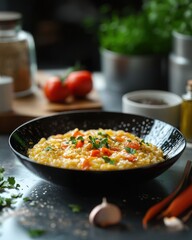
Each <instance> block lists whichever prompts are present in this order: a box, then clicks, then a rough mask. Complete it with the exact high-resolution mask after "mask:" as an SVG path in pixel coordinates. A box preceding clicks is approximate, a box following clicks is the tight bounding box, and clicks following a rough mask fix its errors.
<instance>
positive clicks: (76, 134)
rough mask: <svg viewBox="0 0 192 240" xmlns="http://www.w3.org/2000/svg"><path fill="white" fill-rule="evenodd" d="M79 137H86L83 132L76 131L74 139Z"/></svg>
mask: <svg viewBox="0 0 192 240" xmlns="http://www.w3.org/2000/svg"><path fill="white" fill-rule="evenodd" d="M78 136H84V134H83V133H82V132H81V131H75V132H74V133H73V137H78Z"/></svg>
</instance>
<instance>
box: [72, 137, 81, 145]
mask: <svg viewBox="0 0 192 240" xmlns="http://www.w3.org/2000/svg"><path fill="white" fill-rule="evenodd" d="M70 141H71V142H72V144H77V141H82V142H84V138H83V137H82V136H78V137H77V138H76V137H73V136H72V137H70Z"/></svg>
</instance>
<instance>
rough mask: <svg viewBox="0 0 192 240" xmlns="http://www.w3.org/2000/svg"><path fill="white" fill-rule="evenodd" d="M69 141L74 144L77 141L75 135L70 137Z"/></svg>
mask: <svg viewBox="0 0 192 240" xmlns="http://www.w3.org/2000/svg"><path fill="white" fill-rule="evenodd" d="M70 141H71V142H72V144H76V143H77V139H76V138H75V137H73V136H72V137H70Z"/></svg>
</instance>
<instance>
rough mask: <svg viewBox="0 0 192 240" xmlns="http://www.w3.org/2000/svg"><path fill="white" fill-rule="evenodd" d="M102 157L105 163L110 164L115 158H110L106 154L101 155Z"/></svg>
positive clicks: (113, 162)
mask: <svg viewBox="0 0 192 240" xmlns="http://www.w3.org/2000/svg"><path fill="white" fill-rule="evenodd" d="M102 158H103V160H104V161H105V163H109V164H112V165H114V164H115V160H112V159H111V158H109V157H107V156H103V157H102Z"/></svg>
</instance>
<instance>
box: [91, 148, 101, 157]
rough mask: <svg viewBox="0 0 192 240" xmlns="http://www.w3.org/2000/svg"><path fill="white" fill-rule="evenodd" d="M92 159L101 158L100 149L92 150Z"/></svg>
mask: <svg viewBox="0 0 192 240" xmlns="http://www.w3.org/2000/svg"><path fill="white" fill-rule="evenodd" d="M90 155H91V157H100V155H101V153H100V150H98V149H93V150H91V154H90Z"/></svg>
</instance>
